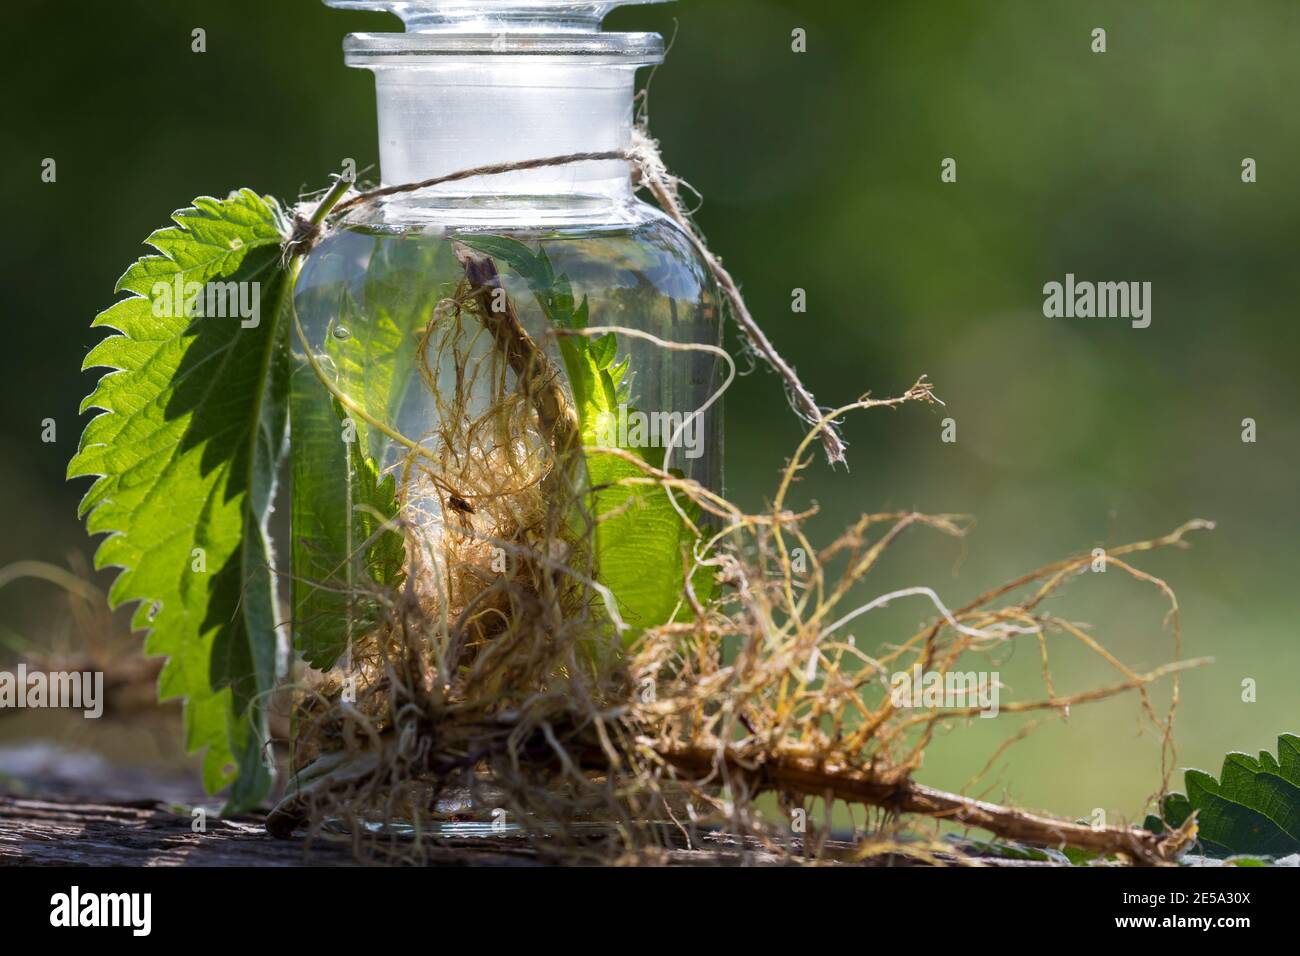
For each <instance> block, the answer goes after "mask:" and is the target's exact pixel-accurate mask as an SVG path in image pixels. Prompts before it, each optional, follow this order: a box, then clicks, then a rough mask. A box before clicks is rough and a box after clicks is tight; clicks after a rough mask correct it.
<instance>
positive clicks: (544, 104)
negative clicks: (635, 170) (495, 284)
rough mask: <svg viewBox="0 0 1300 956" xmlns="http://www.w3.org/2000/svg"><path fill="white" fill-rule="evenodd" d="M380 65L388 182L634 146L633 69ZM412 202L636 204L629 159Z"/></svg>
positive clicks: (536, 62)
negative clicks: (632, 201) (632, 139)
mask: <svg viewBox="0 0 1300 956" xmlns="http://www.w3.org/2000/svg"><path fill="white" fill-rule="evenodd" d="M372 69H374V71H375V77H376V88H377V91H378V106H379V109H378V114H379V156H380V175H381V178H382V180H383V184H384V185H385V186H393V185H401V184H404V183H412V182H420V181H422V180H426V179H433V178H436V177H439V176H446V175H449V174H452V173H457V172H460V171H462V170H466V169H472V168H476V167H479V166H487V165H493V164H498V163H511V162H521V161H526V160H533V159H544V158H547V157H551V156H564V155H568V154H572V153H586V152H612V151H618V150H625V149H627V148H628V147H629V146H630V144H631V137H632V121H633V115H632V114H633V97H634V94H635V73H636V69H635V66H633V65H628V64H621V63H615V64H608V63H606V64H592V63H575V62H574V61H572V60H569V61H568V62H554V61H547V59H546V58H543V57H511V58H508V59H507V58H499V57H478V58H447V59H446V60H445V61H443V62H440V63H436V64H430V63H423V64H420V65H419V66H414V65H411V64H402V65H396V64H395V65H393V66H387V65H376V66H373V67H372ZM411 198H412V200H413V201H418V202H419V203H421V204H423V205H429V204H433V205H439V206H455V207H470V206H473V205H475V204H482V203H485V202H486V203H490V204H493V205H496V206H510V205H517V204H528V203H533V202H539V201H540V202H546V203H552V204H554V203H559V204H564V203H593V202H595V203H605V204H613V203H620V202H625V201H627V200H630V199H631V198H632V182H631V173H630V170H629V167H628V164H627V163H626V162H624V161H622V160H611V161H589V162H581V163H571V164H567V165H563V166H550V167H543V168H540V169H532V170H525V171H518V172H510V173H503V174H498V175H493V176H476V177H473V178H471V179H466V180H461V181H458V182H453V183H445V184H443V185H440V186H435V187H430V188H428V189H425V190H421V191H419V192H418V193H413V194H411Z"/></svg>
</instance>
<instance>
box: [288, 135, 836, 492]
mask: <svg viewBox="0 0 1300 956" xmlns="http://www.w3.org/2000/svg"><path fill="white" fill-rule="evenodd" d="M613 160H622V161H624V162H627V163H630V164H631V166H632V170H633V178H634V182H635V183H636V186H637V188H639V189H645V190H646V191H647V192H649V193H650V195H651V196H653V197H654V200H655V202H656V203H657V204H658V205H659V207H660V208H661V209H662V210H663V211H664V213H665V214H666V215H667V216H668V217H669V218H670V219H672V220H673V222H675V223H676V224H677V225H678V226H679V227H680V228H681V229H682V230H683V231H684V232H685V233H686V235H687V236H688V237H689V238H690V240H691V244H692V245H694V246H695V249H696V252H697V253H698V254H699V255H700V257H701V258H702V259H703V260H704V262H705V264H706V265H708V267H709V271H710V272H711V273H712V274H713V277H714V280H715V281H716V282H717V283H718V287H719V289H721V290H722V294H723V295H724V296H725V298H726V300H727V304H728V306H729V307H730V311H731V315H732V317H733V318H734V319H735V321H736V324H737V325H738V326H739V327H740V331H741V334H742V336H743V338H744V341H745V343H746V344H747V345H748V347H749V348H750V349H751V350H752V351H754V352H755V353H757V354H758V355H759V356H761V357H762V359H763V360H764V361H765V362H766V363H767V364H768V365H769V366H771V368H772V369H773V371H775V372H776V373H777V375H778V376H780V378H781V381H782V383H783V385H784V386H785V392H786V400H787V401H788V402H789V403H790V407H791V409H792V410H793V411H794V413H795V414H796V415H797V416H798V417H799V418H800V420H801V421H803V422H804V423H805V424H807V425H811V426H814V427H817V426H819V425H820V435H819V438H820V440H821V443H822V448H823V450H824V451H825V454H826V460H827V461H828V462H829V463H830V464H831V465H832V466H834V465H839V464H847V458H846V456H845V451H846V446H845V443H844V439H843V438H842V437H841V436H840V433H839V430H838V427H837V426H836V425H835V424H834V423H831V422H826V421H825V418H826V412H825V410H823V409H822V408H821V407H820V406H819V405H818V404H817V401H816V399H815V398H813V395H812V392H810V391H809V390H808V389H807V387H806V386H805V385H804V384H803V382H802V381H801V380H800V379H799V376H798V374H797V373H796V372H795V370H794V368H793V367H792V366H791V365H790V363H789V362H787V361H786V360H785V359H784V358H782V356H781V354H780V353H779V352H778V351H777V350H776V347H775V346H774V345H773V344H772V342H771V340H770V339H768V337H767V335H766V334H765V333H764V332H763V330H762V328H761V327H760V326H759V324H758V323H757V322H756V321H755V320H754V317H753V315H752V314H751V313H750V311H749V308H748V307H747V306H746V305H745V299H744V296H743V295H741V292H740V286H739V285H738V284H737V282H736V280H735V279H734V278H733V277H732V275H731V273H730V272H728V271H727V269H726V268H725V267H724V266H723V264H722V260H721V259H720V258H719V257H718V256H716V255H714V254H713V252H712V251H711V250H710V249H709V247H708V244H707V242H706V241H705V239H704V235H703V233H701V231H700V229H699V228H698V227H697V226H696V225H695V222H694V221H693V219H692V218H691V214H690V213H689V212H688V211H687V209H686V207H685V205H684V204H683V203H682V200H681V194H680V186H681V184H682V182H683V181H682V180H681V179H679V178H678V177H676V176H674V175H673V174H672V173H671V172H669V171H668V167H667V165H666V164H665V163H664V160H663V153H662V152H661V151H660V148H659V143H658V142H657V141H656V140H655V139H654V138H653V137H651V136H650V134H649V133H648V132H646V131H645V129H644V128H642V127H640V126H638V127H635V128H634V129H633V135H632V146H631V148H629V149H625V150H611V151H605V152H589V153H569V154H567V155H563V156H551V157H547V158H544V159H530V160H523V161H520V162H511V163H493V164H491V165H487V166H476V167H473V168H471V169H463V170H460V171H458V172H455V173H450V174H448V175H445V176H436V177H434V178H432V179H424V180H421V181H419V182H413V183H403V184H401V185H397V186H383V187H381V188H378V189H371V190H367V191H365V192H355V193H353V195H351V196H348V197H347V198H346V199H345V198H344V196H345V195H346V194H347V193H349V192H352V189H351V183H350V182H349V181H347V180H344V179H342V178H340V179H337V180H336V181H335V184H334V186H333V188H331V189H330V190H329V192H328V193H327V194H326V195H325V197H324V198H323V199H322V200H321V201H320V203H319V204H317V205H316V207H315V209H314V211H313V212H312V213H310V214H306V213H304V212H299V213H298V214H296V215H295V216H294V217H293V221H292V226H291V230H290V234H289V237H288V238H287V239H286V240H285V255H286V256H289V255H305V254H306V253H307V252H310V251H311V249H312V248H313V247H314V246H315V245H316V243H318V242H319V241H320V240H321V238H322V237H323V236H324V234H325V232H326V230H327V227H328V226H327V224H328V221H329V219H331V218H332V219H334V220H337V219H338V218H339V217H341V216H343V215H344V214H346V213H347V212H349V211H350V210H353V209H355V208H357V207H359V206H362V205H365V204H368V203H371V202H374V201H376V200H379V199H383V198H385V197H388V196H394V195H398V194H400V193H408V192H414V191H416V190H420V189H429V188H431V187H433V186H441V185H443V184H445V183H452V182H459V181H462V180H466V179H474V178H476V177H479V176H500V175H503V174H505V173H517V172H524V171H526V170H530V169H543V168H547V167H552V166H569V165H573V164H575V163H588V162H609V161H613Z"/></svg>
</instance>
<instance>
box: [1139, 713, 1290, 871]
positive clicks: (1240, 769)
mask: <svg viewBox="0 0 1300 956" xmlns="http://www.w3.org/2000/svg"><path fill="white" fill-rule="evenodd" d="M1184 779H1185V781H1186V785H1187V793H1185V794H1184V793H1170V794H1168V795H1167V796H1166V797H1165V798H1164V800H1163V801H1162V802H1161V807H1160V810H1161V816H1155V815H1154V814H1153V815H1150V816H1148V817H1147V818H1146V823H1145V826H1146V828H1147V829H1148V830H1151V831H1153V832H1155V833H1162V832H1164V829H1165V827H1166V826H1169V827H1180V826H1182V825H1183V824H1184V823H1185V822H1186V821H1187V818H1188V817H1190V816H1191V815H1192V813H1193V812H1195V813H1196V826H1197V835H1196V836H1197V841H1198V842H1199V843H1200V845H1201V849H1202V850H1203V851H1204V852H1205V853H1206V854H1207V855H1209V856H1214V857H1229V856H1236V855H1238V854H1254V855H1259V856H1271V857H1279V856H1289V855H1290V854H1293V853H1300V737H1297V736H1295V735H1294V734H1282V735H1281V736H1280V737H1278V739H1277V756H1276V757H1274V756H1273V755H1272V754H1270V753H1269V752H1268V751H1263V752H1261V753H1260V755H1259V758H1258V759H1256V758H1255V757H1252V756H1250V755H1249V754H1243V753H1231V754H1228V755H1227V756H1226V757H1225V758H1224V759H1223V771H1222V772H1221V773H1220V774H1219V779H1218V780H1216V779H1214V777H1213V776H1211V775H1210V774H1208V773H1205V772H1204V771H1202V770H1188V771H1187V773H1186V775H1185V777H1184ZM1162 817H1163V819H1161V818H1162Z"/></svg>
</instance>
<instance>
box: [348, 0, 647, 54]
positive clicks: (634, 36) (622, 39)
mask: <svg viewBox="0 0 1300 956" xmlns="http://www.w3.org/2000/svg"><path fill="white" fill-rule="evenodd" d="M329 2H333V0H329ZM357 2H360V0H357ZM343 54H344V62H345V63H347V64H348V65H349V66H376V65H380V64H384V63H388V64H389V65H398V63H396V62H394V61H401V60H412V59H414V60H425V59H432V60H436V59H439V58H456V57H475V58H478V57H539V58H557V59H558V58H564V57H576V58H580V59H581V61H582V62H584V63H597V62H599V63H609V64H622V65H625V66H638V67H639V66H652V65H655V64H658V63H662V62H663V60H664V40H663V37H661V36H660V35H659V34H657V33H349V34H348V35H347V36H346V37H345V38H344V40H343Z"/></svg>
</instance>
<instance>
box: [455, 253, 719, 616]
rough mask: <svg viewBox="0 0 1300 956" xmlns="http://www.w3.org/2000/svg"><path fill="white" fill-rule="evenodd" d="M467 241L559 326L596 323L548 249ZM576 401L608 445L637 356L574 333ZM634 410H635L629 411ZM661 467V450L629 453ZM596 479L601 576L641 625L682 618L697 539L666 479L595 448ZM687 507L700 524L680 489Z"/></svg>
mask: <svg viewBox="0 0 1300 956" xmlns="http://www.w3.org/2000/svg"><path fill="white" fill-rule="evenodd" d="M461 241H463V242H464V243H465V244H466V245H469V246H471V247H473V248H474V249H476V250H478V251H479V252H482V253H484V254H485V255H490V256H492V257H493V258H495V259H497V260H499V261H501V262H504V263H505V264H506V265H508V266H509V267H510V270H511V271H512V272H514V273H515V274H516V275H518V276H519V277H520V278H521V279H523V280H524V281H525V282H526V283H527V284H528V288H529V291H530V292H532V294H533V297H534V298H535V299H536V300H537V304H538V306H539V307H540V308H541V310H542V312H543V314H544V315H545V316H546V318H547V320H548V321H549V322H550V323H551V324H552V325H554V326H555V327H556V328H561V329H583V328H586V327H587V325H588V318H589V316H588V303H587V300H586V299H585V298H584V299H583V300H582V302H578V301H576V299H575V298H574V295H573V288H572V285H571V284H570V282H569V279H568V277H567V276H565V275H563V274H558V275H557V274H556V272H555V270H554V267H553V266H552V264H551V261H550V257H548V256H547V255H546V252H545V250H539V251H538V252H533V251H532V249H530V248H529V247H528V246H527V245H525V244H524V243H522V242H520V241H519V240H517V239H511V238H508V237H503V236H473V237H467V238H464V239H462V240H461ZM559 349H560V356H561V358H562V359H563V361H564V366H565V372H566V373H567V376H568V380H569V387H570V390H571V391H572V392H573V400H574V403H575V404H576V405H577V410H578V421H579V423H580V425H581V428H582V438H583V443H584V444H585V445H587V446H588V447H589V448H590V447H594V446H602V445H605V444H606V443H607V440H608V439H607V437H606V436H608V435H610V434H616V432H613V431H612V430H611V429H610V428H609V425H610V424H611V422H612V420H613V419H614V417H615V416H617V415H618V414H619V409H620V406H627V404H628V400H629V395H630V388H629V381H628V361H629V360H628V358H626V357H625V358H624V359H623V361H622V362H619V363H615V361H614V359H615V357H616V355H617V351H618V342H617V337H616V336H615V335H614V334H613V333H608V334H605V335H602V336H598V337H595V338H593V337H590V336H576V335H575V336H565V337H562V338H560V340H559ZM627 411H628V413H629V414H631V413H632V412H634V411H635V410H634V409H632V408H630V407H628V408H627ZM624 450H625V451H633V452H634V453H636V454H637V455H638V456H639V457H641V458H642V459H643V460H644V461H646V462H648V463H649V464H651V465H654V466H656V467H660V466H662V464H663V451H662V449H624ZM586 465H587V480H588V483H589V484H590V486H591V488H592V489H593V492H592V495H591V512H592V516H593V517H594V518H595V520H596V527H595V532H594V537H595V550H596V570H597V575H598V577H599V579H600V581H601V582H602V583H603V584H605V585H606V586H607V587H608V588H609V589H610V590H611V591H612V592H613V593H614V596H615V597H616V598H617V599H618V603H619V607H620V610H621V612H622V613H623V615H624V617H625V618H626V620H627V622H628V623H629V624H631V625H632V626H633V628H645V627H653V626H655V625H658V624H663V623H666V622H668V621H670V620H672V619H673V617H674V615H675V614H676V615H680V614H681V613H682V612H681V610H680V609H681V607H682V603H683V601H682V587H683V584H684V583H685V566H684V564H683V554H690V553H691V549H693V547H694V545H695V543H696V536H695V534H694V532H692V531H691V529H690V527H689V526H688V525H687V524H686V523H685V522H683V521H682V518H681V515H680V514H678V512H677V510H676V508H674V507H673V502H672V499H670V498H669V495H668V492H667V491H665V489H664V488H662V487H660V486H657V485H642V486H635V485H619V484H618V482H619V481H621V480H623V479H627V478H640V477H644V475H645V472H643V471H642V470H641V469H640V468H638V467H637V466H636V465H635V464H633V463H632V462H629V461H627V460H625V459H623V458H620V457H617V456H615V455H609V454H599V453H596V452H592V451H588V452H587V454H586ZM676 498H677V502H678V504H679V505H680V506H681V508H682V510H683V511H684V512H685V513H686V514H687V516H688V517H690V519H691V520H692V521H693V522H694V521H698V518H699V509H698V506H697V505H695V503H694V502H692V501H690V500H689V499H688V498H686V497H685V496H684V495H680V494H679V495H677V496H676ZM692 584H693V586H694V588H695V591H696V593H697V595H698V596H699V597H700V598H701V600H706V599H707V598H708V596H709V594H710V593H711V590H712V587H713V578H712V575H711V574H710V573H709V571H708V569H707V568H702V569H699V570H698V571H697V572H696V574H695V575H694V577H693V578H692Z"/></svg>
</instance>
